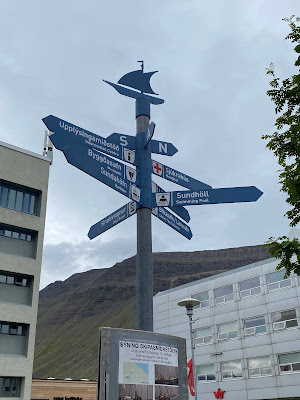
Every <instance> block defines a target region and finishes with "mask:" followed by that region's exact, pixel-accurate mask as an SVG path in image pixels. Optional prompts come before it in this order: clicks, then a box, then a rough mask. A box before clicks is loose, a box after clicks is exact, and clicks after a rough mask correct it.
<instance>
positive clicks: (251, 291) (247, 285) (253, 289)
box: [240, 278, 261, 297]
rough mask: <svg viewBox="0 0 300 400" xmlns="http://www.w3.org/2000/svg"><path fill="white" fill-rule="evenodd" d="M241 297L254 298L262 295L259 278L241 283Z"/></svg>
mask: <svg viewBox="0 0 300 400" xmlns="http://www.w3.org/2000/svg"><path fill="white" fill-rule="evenodd" d="M240 293H241V297H246V296H253V295H255V294H260V293H261V287H260V280H259V278H253V279H248V280H247V281H243V282H240Z"/></svg>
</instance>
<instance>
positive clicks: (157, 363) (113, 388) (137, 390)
mask: <svg viewBox="0 0 300 400" xmlns="http://www.w3.org/2000/svg"><path fill="white" fill-rule="evenodd" d="M99 349H100V354H99V370H98V371H99V373H98V400H99V399H101V398H104V395H105V393H106V396H107V397H106V398H107V399H109V400H115V399H121V400H135V399H139V400H155V399H167V398H177V399H182V400H187V399H188V382H187V366H186V347H185V339H182V338H179V337H176V336H170V335H161V334H157V333H152V332H142V331H134V330H127V329H113V328H101V329H100V345H99ZM107 376H109V380H108V379H107Z"/></svg>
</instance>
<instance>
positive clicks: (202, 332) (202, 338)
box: [195, 327, 212, 344]
mask: <svg viewBox="0 0 300 400" xmlns="http://www.w3.org/2000/svg"><path fill="white" fill-rule="evenodd" d="M206 343H212V331H211V327H208V328H202V329H197V330H196V331H195V344H206Z"/></svg>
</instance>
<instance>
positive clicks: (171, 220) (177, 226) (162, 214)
mask: <svg viewBox="0 0 300 400" xmlns="http://www.w3.org/2000/svg"><path fill="white" fill-rule="evenodd" d="M152 213H153V215H155V216H156V217H157V218H158V219H160V220H161V221H163V222H165V223H166V224H167V225H169V226H170V227H171V228H173V229H174V230H175V231H176V232H178V233H180V234H181V235H183V236H184V237H186V238H187V239H189V240H190V239H191V238H192V236H193V234H192V231H191V229H190V227H189V226H188V225H187V224H185V223H184V222H182V221H181V220H180V219H179V218H177V217H176V216H175V215H174V214H172V213H170V211H168V210H167V209H166V208H164V207H157V208H155V209H153V210H152Z"/></svg>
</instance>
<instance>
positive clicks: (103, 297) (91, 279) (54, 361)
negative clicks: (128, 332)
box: [34, 246, 269, 379]
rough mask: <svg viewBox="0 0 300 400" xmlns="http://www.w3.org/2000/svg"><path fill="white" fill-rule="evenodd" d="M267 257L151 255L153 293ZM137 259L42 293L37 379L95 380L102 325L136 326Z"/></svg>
mask: <svg viewBox="0 0 300 400" xmlns="http://www.w3.org/2000/svg"><path fill="white" fill-rule="evenodd" d="M266 258H269V254H268V251H267V249H265V248H263V247H262V246H248V247H238V248H232V249H223V250H211V251H196V252H190V253H188V252H174V253H154V254H153V264H154V293H157V292H159V291H162V290H166V289H169V288H172V287H176V286H179V285H182V284H184V283H188V282H192V281H195V280H197V279H202V278H205V277H206V276H210V275H214V274H218V273H221V272H224V271H226V270H230V269H234V268H238V267H240V266H243V265H247V264H251V263H253V262H256V261H259V260H263V259H266ZM135 279H136V277H135V257H131V258H129V259H127V260H124V261H122V262H121V263H118V264H116V265H114V266H113V267H111V268H106V269H93V270H91V271H87V272H83V273H78V274H74V275H72V276H71V277H70V278H68V279H67V280H65V281H64V282H62V281H57V282H54V283H52V284H50V285H49V286H47V287H46V288H44V289H43V290H41V292H40V302H39V311H38V324H37V336H36V348H35V360H34V377H35V378H47V377H50V376H51V377H55V378H63V379H65V378H72V379H81V378H88V379H96V377H97V351H98V331H99V327H100V326H110V327H121V328H128V329H135V328H136V312H135V286H136V282H135Z"/></svg>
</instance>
